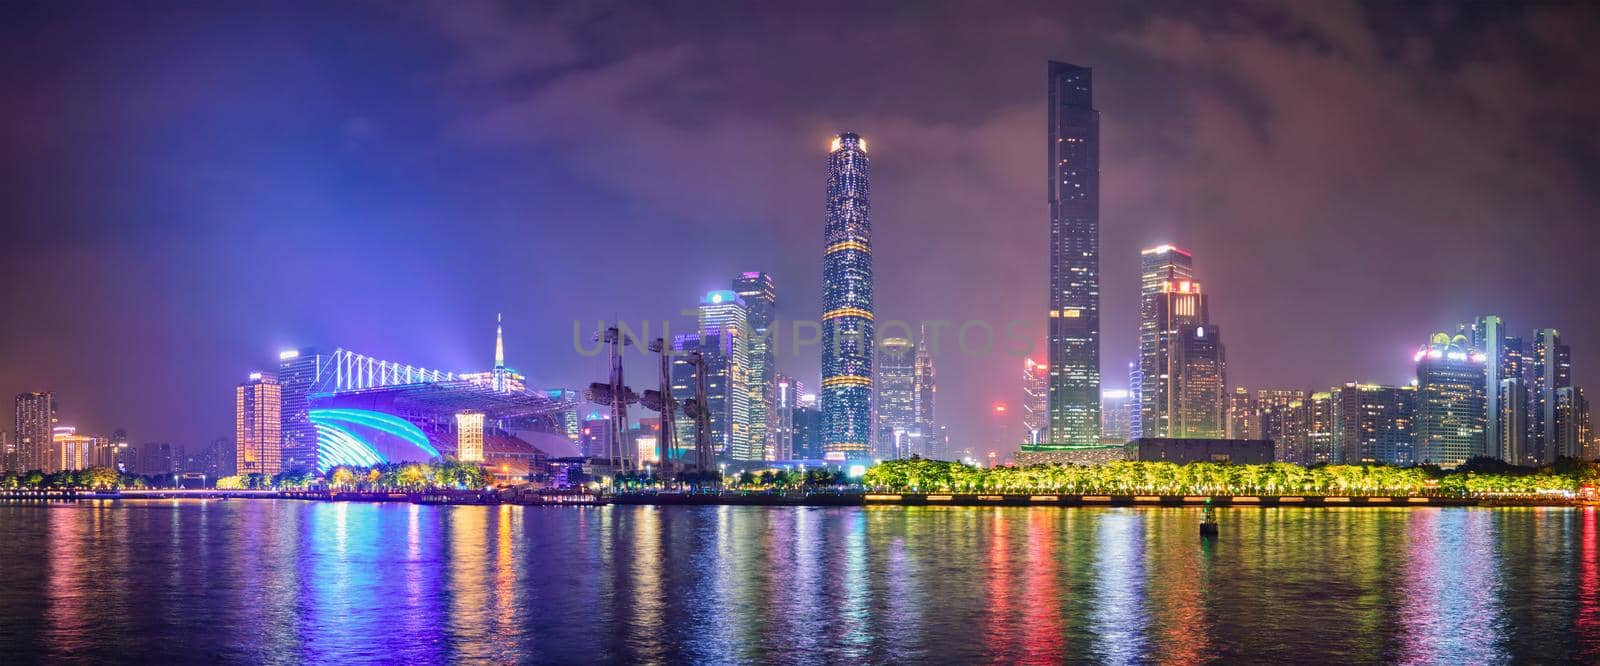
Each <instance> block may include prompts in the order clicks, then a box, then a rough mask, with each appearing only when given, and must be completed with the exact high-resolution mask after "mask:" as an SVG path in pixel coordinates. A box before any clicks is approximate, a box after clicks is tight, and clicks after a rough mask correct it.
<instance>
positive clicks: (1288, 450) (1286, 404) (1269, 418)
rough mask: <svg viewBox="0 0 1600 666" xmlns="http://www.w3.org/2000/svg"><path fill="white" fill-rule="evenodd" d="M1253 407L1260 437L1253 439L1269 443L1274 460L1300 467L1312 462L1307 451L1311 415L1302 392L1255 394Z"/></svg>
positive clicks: (1273, 391)
mask: <svg viewBox="0 0 1600 666" xmlns="http://www.w3.org/2000/svg"><path fill="white" fill-rule="evenodd" d="M1255 406H1256V432H1257V433H1258V434H1259V437H1257V438H1255V439H1270V440H1272V442H1273V458H1274V459H1275V460H1278V461H1281V462H1294V463H1300V464H1302V465H1306V464H1310V463H1311V462H1314V461H1315V460H1314V456H1313V455H1312V454H1311V450H1310V443H1311V440H1310V433H1311V415H1310V413H1309V409H1310V404H1309V403H1308V402H1307V401H1306V392H1305V391H1301V390H1299V389H1261V390H1259V391H1256V399H1255ZM1321 462H1331V461H1328V460H1324V461H1321Z"/></svg>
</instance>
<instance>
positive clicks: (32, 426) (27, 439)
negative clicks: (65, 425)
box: [12, 391, 56, 471]
mask: <svg viewBox="0 0 1600 666" xmlns="http://www.w3.org/2000/svg"><path fill="white" fill-rule="evenodd" d="M15 406H16V414H15V419H16V420H15V425H16V429H15V430H14V431H12V432H13V436H15V437H16V444H15V446H16V447H17V453H16V469H17V471H27V470H34V469H39V470H46V471H53V470H50V469H49V463H50V449H51V441H52V440H53V438H54V434H55V433H54V432H53V430H54V428H55V425H56V395H55V394H54V393H49V392H42V393H41V392H38V391H35V392H33V393H20V394H18V395H17V399H16V403H15Z"/></svg>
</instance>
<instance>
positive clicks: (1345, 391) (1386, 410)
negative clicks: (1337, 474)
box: [1333, 382, 1417, 465]
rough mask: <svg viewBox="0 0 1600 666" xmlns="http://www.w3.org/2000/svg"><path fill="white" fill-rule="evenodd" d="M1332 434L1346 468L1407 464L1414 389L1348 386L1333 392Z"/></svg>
mask: <svg viewBox="0 0 1600 666" xmlns="http://www.w3.org/2000/svg"><path fill="white" fill-rule="evenodd" d="M1334 396H1335V397H1334V402H1333V411H1334V417H1333V432H1334V440H1335V442H1336V443H1335V447H1336V448H1337V449H1338V450H1339V451H1340V462H1342V463H1344V464H1346V465H1372V464H1382V465H1410V464H1412V463H1414V462H1415V447H1416V438H1415V434H1414V433H1413V429H1412V421H1413V419H1414V418H1415V414H1414V412H1415V409H1416V399H1417V389H1416V387H1412V386H1382V385H1378V384H1357V383H1354V382H1352V383H1348V384H1345V385H1344V386H1342V387H1339V388H1337V389H1335V390H1334Z"/></svg>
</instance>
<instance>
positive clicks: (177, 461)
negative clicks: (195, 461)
mask: <svg viewBox="0 0 1600 666" xmlns="http://www.w3.org/2000/svg"><path fill="white" fill-rule="evenodd" d="M139 465H140V466H139V473H141V474H152V475H166V474H172V473H173V472H177V471H179V469H180V468H181V467H182V466H183V455H182V454H181V453H180V452H179V451H178V449H177V447H174V446H173V445H172V442H145V443H143V444H140V445H139ZM280 469H281V467H280Z"/></svg>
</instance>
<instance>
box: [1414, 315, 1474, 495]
mask: <svg viewBox="0 0 1600 666" xmlns="http://www.w3.org/2000/svg"><path fill="white" fill-rule="evenodd" d="M1414 360H1415V361H1416V363H1417V405H1416V424H1415V427H1416V439H1417V462H1418V463H1423V464H1434V465H1438V466H1440V467H1446V468H1449V467H1455V466H1457V465H1460V464H1461V463H1463V462H1466V461H1467V459H1468V458H1471V457H1472V456H1473V455H1475V454H1476V453H1477V452H1479V451H1482V450H1483V441H1484V432H1483V429H1484V421H1485V416H1484V404H1485V402H1486V400H1485V398H1484V376H1485V372H1484V365H1485V362H1484V361H1485V359H1484V356H1483V353H1482V352H1480V351H1477V350H1475V349H1472V348H1471V343H1470V342H1469V341H1468V339H1467V337H1466V336H1464V335H1457V336H1455V337H1451V336H1450V334H1448V333H1435V334H1434V335H1433V337H1432V339H1431V340H1430V341H1429V343H1428V344H1426V345H1423V346H1422V347H1421V348H1420V349H1418V350H1417V353H1416V356H1415V357H1414Z"/></svg>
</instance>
